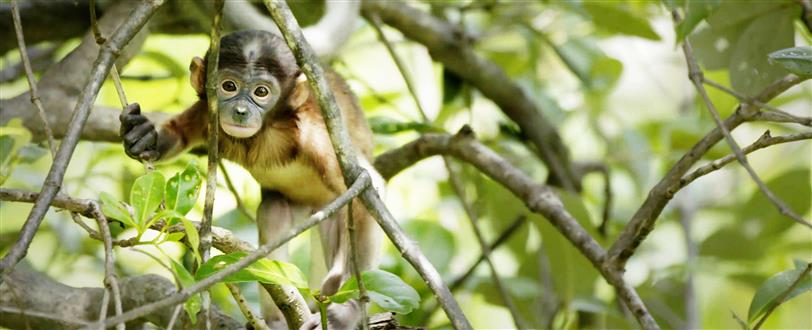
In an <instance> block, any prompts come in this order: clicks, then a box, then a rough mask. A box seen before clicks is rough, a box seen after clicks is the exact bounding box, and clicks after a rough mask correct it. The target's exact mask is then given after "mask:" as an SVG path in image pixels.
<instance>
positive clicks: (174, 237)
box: [163, 233, 186, 242]
mask: <svg viewBox="0 0 812 330" xmlns="http://www.w3.org/2000/svg"><path fill="white" fill-rule="evenodd" d="M183 236H186V234H184V233H169V234H166V235H164V239H163V240H164V242H178V241H180V240H182V239H183Z"/></svg>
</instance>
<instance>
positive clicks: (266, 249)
mask: <svg viewBox="0 0 812 330" xmlns="http://www.w3.org/2000/svg"><path fill="white" fill-rule="evenodd" d="M369 184H370V178H369V175H368V174H366V173H361V174H360V175H359V177H358V180H356V181H355V182H354V183H353V184H352V185H351V186H350V188H349V189H347V191H345V192H344V193H343V194H341V195H340V196H339V197H338V198H336V199H335V200H333V201H332V202H330V203H328V204H327V205H326V206H324V207H323V208H322V209H321V210H319V211H318V212H316V213H313V215H311V216H310V217H309V218H307V219H306V220H305V221H302V222H301V223H299V225H298V226H296V227H294V228H291V229H290V230H289V231H288V232H287V233H285V234H284V235H280V237H278V238H276V239H274V240H272V241H270V242H268V243H265V244H263V245H262V246H260V247H259V248H257V249H256V250H254V251H253V252H251V253H249V254H248V255H247V256H245V257H244V258H242V259H240V260H239V261H237V262H235V263H233V264H230V265H228V266H226V267H225V268H223V269H221V270H220V271H218V272H217V273H214V274H213V275H211V276H209V277H207V278H205V279H202V280H200V281H198V282H196V283H195V284H193V285H190V286H189V287H186V288H183V289H181V290H180V291H179V292H177V293H174V294H171V295H169V296H167V297H166V298H164V299H161V300H159V301H155V302H152V303H149V304H146V305H142V306H139V307H137V308H133V309H131V310H129V311H127V312H125V313H124V314H122V315H119V316H115V317H111V318H108V319H107V320H106V321H105V322H104V324H93V325H91V327H90V328H92V329H96V328H98V327H99V326H103V327H109V326H111V325H113V324H116V323H119V322H127V321H130V320H134V319H137V318H139V317H141V316H144V315H147V314H149V313H152V312H154V311H156V310H158V309H161V308H166V307H168V306H173V305H175V304H178V303H182V302H184V301H186V300H187V299H189V297H191V296H192V295H194V294H196V293H198V292H201V291H203V290H206V289H207V288H209V287H211V286H212V285H214V284H217V283H219V282H220V281H222V280H223V279H224V278H225V277H226V276H228V275H231V274H234V273H236V272H237V271H239V270H241V269H243V268H245V267H247V266H248V265H250V264H252V263H253V262H255V261H257V260H259V259H262V258H264V257H265V256H266V255H268V253H270V252H271V251H273V250H275V249H276V248H278V247H279V246H281V245H282V244H285V243H287V242H288V241H290V240H291V239H292V238H293V237H296V236H298V235H299V234H301V233H303V232H304V231H305V230H307V229H309V228H310V227H313V226H315V225H317V224H319V223H320V222H321V221H324V220H325V219H327V218H329V217H330V216H331V215H332V214H333V213H335V212H336V211H338V210H339V209H341V207H343V206H344V205H346V204H347V203H349V201H350V200H351V199H353V198H355V197H356V196H358V195H359V194H361V193H362V192H363V191H364V190H366V188H367V187H368V186H369Z"/></svg>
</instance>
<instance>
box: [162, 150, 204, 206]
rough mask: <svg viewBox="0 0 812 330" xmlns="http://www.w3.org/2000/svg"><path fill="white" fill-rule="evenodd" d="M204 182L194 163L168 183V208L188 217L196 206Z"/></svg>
mask: <svg viewBox="0 0 812 330" xmlns="http://www.w3.org/2000/svg"><path fill="white" fill-rule="evenodd" d="M202 182H203V180H202V179H201V177H200V173H199V172H198V170H197V166H195V164H194V162H190V163H189V164H188V165H186V169H184V170H183V172H180V173H177V174H175V175H174V176H172V177H171V178H169V181H167V182H166V208H167V209H170V210H175V211H176V212H177V213H180V214H181V215H186V213H189V211H190V210H191V209H192V208H193V207H194V206H195V202H196V201H197V195H198V194H199V193H200V184H201V183H202Z"/></svg>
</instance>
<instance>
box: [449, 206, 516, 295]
mask: <svg viewBox="0 0 812 330" xmlns="http://www.w3.org/2000/svg"><path fill="white" fill-rule="evenodd" d="M526 220H527V216H524V215H522V216H519V217H518V218H516V220H514V221H513V222H512V223H511V224H510V225H508V227H507V228H506V229H505V230H504V231H503V232H502V233H501V234H500V235H499V237H497V238H496V240H494V241H493V243H491V244H490V246H488V249H489V250H490V251H493V250H496V249H497V248H498V247H500V246H501V245H502V244H503V243H505V242H507V240H508V238H510V236H512V235H513V233H515V232H516V230H518V229H519V227H521V226H522V224H524V223H525V222H527V221H526ZM483 261H485V254H480V255H479V258H477V260H476V261H474V262H473V263H472V264H471V265H470V266H468V268H467V270H466V271H465V272H464V273H462V275H460V276H458V277H457V278H455V279H454V280H452V281H451V284H450V285H449V286H448V287H449V288H450V289H451V291H456V290H457V289H459V288H460V287H462V285H463V284H464V283H465V282H466V281H468V279H469V278H471V275H473V274H474V272H475V271H476V269H477V267H479V265H480V264H481V263H482V262H483Z"/></svg>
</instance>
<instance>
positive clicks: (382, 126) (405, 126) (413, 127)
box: [369, 117, 436, 134]
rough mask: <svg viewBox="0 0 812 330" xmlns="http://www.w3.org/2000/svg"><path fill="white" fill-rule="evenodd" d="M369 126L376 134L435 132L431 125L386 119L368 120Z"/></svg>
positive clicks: (374, 118)
mask: <svg viewBox="0 0 812 330" xmlns="http://www.w3.org/2000/svg"><path fill="white" fill-rule="evenodd" d="M369 126H370V127H371V128H372V131H373V132H375V133H377V134H395V133H400V132H406V131H415V132H431V131H436V129H435V128H433V127H431V125H428V124H424V123H420V122H402V121H397V120H394V119H392V118H387V117H372V118H369Z"/></svg>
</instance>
